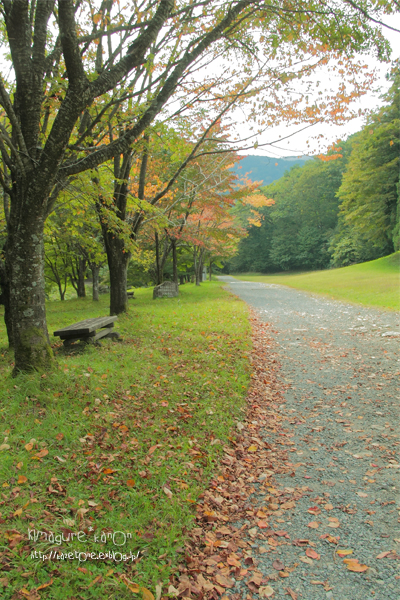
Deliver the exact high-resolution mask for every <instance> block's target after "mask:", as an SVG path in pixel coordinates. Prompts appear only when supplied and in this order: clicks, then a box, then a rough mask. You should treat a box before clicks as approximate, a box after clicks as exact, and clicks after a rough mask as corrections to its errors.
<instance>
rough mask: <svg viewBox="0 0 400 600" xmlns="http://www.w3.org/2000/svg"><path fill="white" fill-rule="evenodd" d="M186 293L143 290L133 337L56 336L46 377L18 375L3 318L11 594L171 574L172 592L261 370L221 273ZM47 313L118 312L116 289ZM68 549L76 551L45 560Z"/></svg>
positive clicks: (51, 319) (151, 581)
mask: <svg viewBox="0 0 400 600" xmlns="http://www.w3.org/2000/svg"><path fill="white" fill-rule="evenodd" d="M180 289H181V293H180V297H179V298H172V299H161V300H157V301H153V300H152V290H150V289H148V290H147V289H139V290H136V293H135V295H136V298H137V299H136V300H132V301H130V310H129V313H128V314H127V315H124V316H122V317H120V319H119V321H118V323H117V327H116V330H118V331H119V332H120V333H121V334H122V337H123V341H119V342H114V341H111V340H106V341H104V342H103V344H102V346H101V347H86V348H85V349H75V350H68V351H65V350H64V349H63V347H62V346H61V344H60V342H59V341H58V338H57V339H55V338H53V337H51V341H52V344H53V348H54V350H55V353H56V358H57V366H56V367H55V369H54V371H53V372H49V373H44V374H37V373H33V374H29V375H19V376H18V377H17V378H15V379H12V378H11V370H12V354H11V353H10V352H9V351H8V350H7V349H6V334H5V328H4V324H3V322H1V324H0V347H1V354H0V423H1V430H0V433H1V435H2V437H1V438H0V487H1V490H0V491H1V502H0V530H1V539H0V546H2V548H1V549H0V561H1V565H2V568H1V575H0V597H1V598H2V600H8V599H11V598H17V597H18V598H20V597H21V598H32V599H34V600H36V598H39V597H41V598H42V599H47V598H49V599H50V598H51V599H54V600H56V599H57V600H72V599H74V600H77V599H78V598H79V599H83V600H88V599H93V600H94V599H96V600H98V599H99V598H107V599H110V600H111V599H118V600H123V599H125V598H132V592H135V591H136V592H137V591H138V586H144V587H145V588H147V589H149V590H151V591H152V592H153V593H155V588H156V585H157V584H159V583H161V584H162V585H163V588H162V593H163V595H166V592H167V589H168V578H169V576H170V575H171V573H172V572H173V571H174V569H175V568H176V565H177V564H178V562H179V560H180V557H181V556H182V552H183V551H184V540H185V532H186V531H187V529H188V528H190V527H191V526H192V525H193V523H194V517H195V506H196V500H197V498H198V496H199V494H201V493H202V492H203V491H204V490H205V488H206V486H207V484H208V482H209V480H210V477H211V476H212V474H213V472H214V473H215V470H216V466H217V460H218V457H219V456H220V455H221V453H222V447H223V445H224V444H225V443H226V441H227V440H228V438H229V435H231V431H232V426H233V425H234V422H235V420H236V419H238V418H240V415H241V414H242V413H241V410H242V408H243V406H244V400H245V395H246V391H247V388H248V383H249V373H250V367H249V359H248V353H249V352H250V327H249V323H248V318H247V308H246V306H245V305H244V304H243V303H242V302H240V301H238V300H237V299H236V298H234V297H233V296H230V295H228V294H227V293H226V292H225V291H223V290H222V289H221V284H220V283H218V282H212V283H208V282H207V283H204V284H202V286H201V287H200V288H199V287H196V286H194V285H192V284H186V285H184V286H182V287H181V288H180ZM47 314H48V324H49V331H50V332H53V331H54V330H56V329H57V328H59V327H62V326H66V325H68V324H71V323H74V322H75V321H78V320H81V319H84V318H89V317H95V316H100V315H107V314H108V296H106V295H105V296H101V300H100V302H98V303H93V302H92V301H91V300H90V299H80V300H68V301H65V302H59V301H58V302H56V301H53V302H49V303H48V306H47ZM33 530H35V531H36V532H47V539H45V536H43V535H41V536H40V537H39V539H37V540H36V541H35V540H34V539H29V533H28V532H29V531H31V534H30V536H31V537H33V535H34V534H33V533H32V531H33ZM78 532H81V534H80V539H77V538H76V534H77V533H78ZM116 532H121V533H116ZM72 533H74V534H75V537H74V539H73V540H72V541H69V542H65V541H62V542H61V543H60V538H59V537H58V536H60V535H61V534H64V539H68V537H69V538H70V540H71V534H72ZM51 534H53V535H54V539H53V537H52V536H51ZM113 534H115V535H114V538H113ZM124 536H126V537H124ZM57 549H58V550H59V551H60V553H61V552H62V553H63V555H64V556H65V557H66V558H64V559H60V558H56V557H55V554H53V555H52V558H51V560H48V559H43V556H44V555H46V556H49V555H50V552H51V551H52V550H53V551H54V550H57ZM39 551H40V552H41V553H42V558H41V559H40V558H36V557H35V555H34V554H33V555H32V552H33V553H34V552H36V553H37V556H38V557H39V556H40V554H39ZM75 551H76V552H77V554H75ZM113 551H114V552H121V553H122V554H126V555H128V556H129V560H127V561H124V560H119V559H120V555H118V554H116V555H115V557H116V558H117V560H113V558H107V556H106V553H107V552H108V553H112V552H113ZM139 551H140V552H141V557H140V559H139V560H134V561H132V560H131V558H130V554H129V553H132V556H135V555H136V554H137V553H138V552H139ZM79 552H81V553H89V552H93V553H95V554H94V556H96V557H97V556H99V553H101V552H102V553H103V557H102V559H101V560H97V559H95V558H93V559H92V558H87V560H86V561H85V560H84V559H85V557H86V555H84V554H81V555H79ZM67 553H71V554H70V555H67ZM58 556H60V554H59V555H58ZM71 556H72V559H71V558H70V557H71ZM76 556H80V558H81V562H79V559H78V558H76ZM46 584H47V586H46ZM41 586H43V587H41ZM21 590H22V591H21ZM35 594H36V595H35ZM143 597H144V598H145V599H146V600H151V597H152V596H151V595H149V594H148V593H147V592H146V591H144V592H143Z"/></svg>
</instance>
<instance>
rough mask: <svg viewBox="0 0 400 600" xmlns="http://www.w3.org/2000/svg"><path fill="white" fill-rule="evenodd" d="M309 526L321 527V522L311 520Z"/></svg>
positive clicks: (312, 527)
mask: <svg viewBox="0 0 400 600" xmlns="http://www.w3.org/2000/svg"><path fill="white" fill-rule="evenodd" d="M307 527H311V529H317V528H318V527H319V523H317V521H311V523H309V524H308V525H307Z"/></svg>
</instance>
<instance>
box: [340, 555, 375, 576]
mask: <svg viewBox="0 0 400 600" xmlns="http://www.w3.org/2000/svg"><path fill="white" fill-rule="evenodd" d="M343 562H344V563H345V565H346V566H347V568H348V570H349V571H353V572H354V573H364V571H366V570H367V569H369V567H368V566H367V565H361V564H360V563H359V562H358V560H357V559H356V558H345V559H344V561H343Z"/></svg>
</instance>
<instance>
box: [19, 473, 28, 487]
mask: <svg viewBox="0 0 400 600" xmlns="http://www.w3.org/2000/svg"><path fill="white" fill-rule="evenodd" d="M27 481H28V478H27V477H25V475H20V476H19V477H18V481H17V483H18V485H21V484H22V483H26V482H27Z"/></svg>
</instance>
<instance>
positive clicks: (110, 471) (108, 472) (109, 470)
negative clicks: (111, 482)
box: [103, 467, 115, 475]
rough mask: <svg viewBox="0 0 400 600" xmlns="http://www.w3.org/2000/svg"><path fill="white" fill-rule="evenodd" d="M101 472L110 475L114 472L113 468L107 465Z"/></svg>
mask: <svg viewBox="0 0 400 600" xmlns="http://www.w3.org/2000/svg"><path fill="white" fill-rule="evenodd" d="M103 473H104V474H105V475H111V473H115V469H110V468H109V467H107V468H106V469H103Z"/></svg>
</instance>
